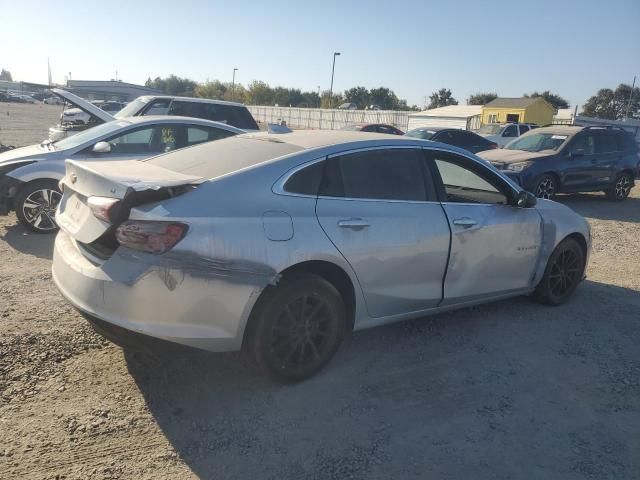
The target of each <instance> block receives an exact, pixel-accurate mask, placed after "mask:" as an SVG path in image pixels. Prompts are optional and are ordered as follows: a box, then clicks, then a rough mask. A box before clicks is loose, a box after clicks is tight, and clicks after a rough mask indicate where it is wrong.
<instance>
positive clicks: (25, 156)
mask: <svg viewBox="0 0 640 480" xmlns="http://www.w3.org/2000/svg"><path fill="white" fill-rule="evenodd" d="M50 153H51V152H49V151H48V150H47V149H46V148H45V149H42V148H40V146H39V145H31V146H30V147H22V148H14V149H13V150H9V151H6V152H4V153H0V167H2V166H6V165H8V164H10V163H16V162H21V161H23V160H30V161H33V160H42V158H44V157H45V156H46V155H47V154H50Z"/></svg>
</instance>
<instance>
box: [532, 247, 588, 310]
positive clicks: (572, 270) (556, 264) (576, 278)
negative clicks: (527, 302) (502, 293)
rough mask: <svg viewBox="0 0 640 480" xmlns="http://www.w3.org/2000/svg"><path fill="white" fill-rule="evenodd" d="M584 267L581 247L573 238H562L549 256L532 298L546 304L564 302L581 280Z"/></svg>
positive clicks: (583, 255)
mask: <svg viewBox="0 0 640 480" xmlns="http://www.w3.org/2000/svg"><path fill="white" fill-rule="evenodd" d="M584 267H585V254H584V252H583V251H582V247H580V245H579V244H578V242H576V241H575V240H574V239H573V238H567V239H565V240H563V241H562V242H560V243H559V244H558V246H557V247H556V249H555V250H554V251H553V253H552V254H551V256H550V257H549V261H548V262H547V267H546V268H545V271H544V275H543V276H542V280H540V283H539V284H538V286H537V287H536V290H535V292H534V294H533V298H534V299H536V300H537V301H539V302H540V303H545V304H547V305H560V304H562V303H564V302H566V301H567V299H568V298H569V297H570V296H571V294H572V293H573V292H574V291H575V289H576V287H577V286H578V284H579V283H580V281H581V280H582V275H583V273H584Z"/></svg>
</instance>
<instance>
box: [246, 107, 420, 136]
mask: <svg viewBox="0 0 640 480" xmlns="http://www.w3.org/2000/svg"><path fill="white" fill-rule="evenodd" d="M247 108H248V109H249V111H250V112H251V114H252V115H253V117H254V118H255V119H256V120H258V121H259V122H263V123H280V122H281V121H282V120H284V121H285V122H286V123H287V126H289V127H292V128H314V129H322V130H336V129H338V128H342V127H344V126H346V125H349V124H352V123H386V124H387V125H393V126H394V127H397V128H399V129H400V130H404V131H406V130H407V126H408V124H409V116H408V115H409V113H410V112H400V111H394V110H377V111H376V110H329V109H324V108H296V107H263V106H257V105H247Z"/></svg>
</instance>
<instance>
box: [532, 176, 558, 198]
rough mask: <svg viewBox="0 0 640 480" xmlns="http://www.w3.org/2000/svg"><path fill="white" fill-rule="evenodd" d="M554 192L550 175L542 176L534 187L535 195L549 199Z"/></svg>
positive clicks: (553, 183)
mask: <svg viewBox="0 0 640 480" xmlns="http://www.w3.org/2000/svg"><path fill="white" fill-rule="evenodd" d="M555 193H556V184H555V181H554V180H553V178H552V177H545V178H543V179H542V180H541V181H540V183H539V184H538V188H536V197H538V198H546V199H547V200H549V199H551V198H552V197H553V196H554V195H555Z"/></svg>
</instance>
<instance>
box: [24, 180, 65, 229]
mask: <svg viewBox="0 0 640 480" xmlns="http://www.w3.org/2000/svg"><path fill="white" fill-rule="evenodd" d="M61 198H62V195H61V194H60V192H57V191H55V190H51V189H48V188H43V189H40V190H36V191H34V192H32V193H31V194H29V196H27V198H25V200H24V202H23V204H22V213H23V215H24V218H25V219H26V220H27V222H29V224H30V225H31V226H32V227H33V228H35V229H37V230H41V231H50V230H55V229H57V228H58V226H57V224H56V222H55V219H54V217H55V214H56V210H57V208H58V204H59V203H60V199H61Z"/></svg>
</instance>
